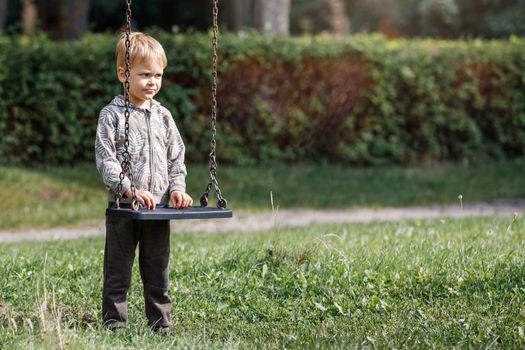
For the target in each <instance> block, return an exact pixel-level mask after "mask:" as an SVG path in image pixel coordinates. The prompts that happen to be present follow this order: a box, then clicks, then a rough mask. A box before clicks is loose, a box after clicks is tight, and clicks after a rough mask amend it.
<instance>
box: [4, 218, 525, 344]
mask: <svg viewBox="0 0 525 350" xmlns="http://www.w3.org/2000/svg"><path fill="white" fill-rule="evenodd" d="M524 229H525V226H524V224H523V220H522V219H521V218H517V219H516V220H514V221H513V219H512V218H508V219H498V218H484V219H465V220H461V221H455V220H429V221H404V222H398V223H387V224H385V223H374V224H345V225H327V226H312V227H309V228H297V229H290V228H279V227H276V228H275V229H273V230H270V231H264V232H258V233H253V234H249V235H241V234H237V233H234V232H232V233H229V234H177V235H173V236H172V240H171V265H170V280H171V286H170V294H171V296H172V298H173V301H174V326H173V333H172V334H171V335H169V336H166V337H163V336H158V335H155V334H153V333H151V332H150V331H149V329H148V328H147V326H146V323H145V316H144V313H143V301H142V292H141V283H140V280H139V277H138V269H137V268H136V267H135V270H134V275H133V282H132V289H131V291H130V295H129V304H130V318H131V320H130V325H129V328H128V329H126V330H124V331H118V332H115V333H112V332H110V331H107V330H104V329H103V328H102V327H101V325H100V320H99V309H100V297H101V278H102V277H101V274H102V271H101V268H102V257H103V244H104V242H103V239H101V238H96V239H85V240H77V241H68V242H45V243H17V244H7V245H0V291H1V293H0V348H9V349H11V348H15V349H17V348H19V349H27V348H41V347H45V348H68V349H78V348H88V349H89V348H90V349H100V348H119V349H120V348H136V349H158V348H170V347H197V348H220V349H222V348H264V349H266V348H352V347H354V348H356V347H365V348H445V349H450V348H453V347H458V348H506V349H509V348H524V347H525V330H524V329H525V306H524V305H525V250H524V248H525V242H524Z"/></svg>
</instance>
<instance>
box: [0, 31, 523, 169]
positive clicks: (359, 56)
mask: <svg viewBox="0 0 525 350" xmlns="http://www.w3.org/2000/svg"><path fill="white" fill-rule="evenodd" d="M154 35H155V36H156V37H157V38H158V39H159V41H161V43H162V44H163V45H164V47H165V49H166V52H167V55H168V60H169V62H170V64H169V66H168V68H167V69H166V72H165V80H164V85H163V89H162V91H161V92H160V93H159V95H158V99H159V100H160V101H161V102H162V103H163V104H164V105H165V106H166V107H168V108H169V109H170V110H171V111H172V113H173V116H174V119H175V120H176V122H177V124H178V126H179V129H180V130H181V132H182V134H183V137H184V139H185V141H186V144H187V156H188V159H189V161H192V162H204V161H206V159H207V156H208V153H209V143H210V136H211V131H210V121H209V113H210V59H211V58H210V57H211V53H210V43H209V37H208V36H207V35H203V34H191V33H190V34H178V33H176V34H168V33H164V32H157V33H154ZM115 43H116V38H115V37H112V36H109V35H88V36H86V37H85V38H84V39H83V40H81V41H78V42H74V43H53V42H51V41H49V40H48V39H46V38H45V37H41V36H40V37H36V38H33V39H31V40H28V39H27V38H24V37H19V38H6V37H0V107H1V109H0V132H1V135H2V138H1V139H0V159H1V161H0V162H2V163H4V164H16V163H29V162H36V163H46V164H69V163H74V162H81V161H90V160H92V159H93V156H94V150H93V143H94V134H95V128H96V123H97V118H98V112H99V111H100V109H101V108H102V107H103V106H104V105H105V104H106V103H108V102H109V101H110V100H111V99H112V97H113V96H114V95H115V94H118V93H119V92H120V90H121V87H120V86H119V83H118V81H117V79H116V76H115V59H114V46H115ZM219 45H220V47H219V50H220V61H219V63H220V64H219V75H220V81H219V90H218V101H219V125H218V127H219V129H218V137H219V143H218V154H219V158H220V160H221V161H225V162H230V163H238V164H239V163H240V164H250V163H254V162H260V161H263V162H267V161H274V160H280V161H293V162H296V161H319V160H321V161H330V162H341V163H343V162H344V163H353V164H383V163H401V164H409V163H416V162H422V161H423V162H425V161H441V160H452V161H461V160H480V159H487V158H513V157H521V156H523V155H524V154H525V152H524V151H525V59H524V57H525V41H524V40H523V39H519V38H511V39H509V40H500V41H480V40H476V41H436V40H388V39H386V38H384V37H382V36H375V35H373V36H360V35H359V36H353V37H350V38H348V39H347V40H337V39H332V38H329V37H323V36H317V37H301V38H279V37H268V36H260V35H257V34H251V33H248V34H247V33H242V34H238V35H234V34H224V35H222V36H221V37H220V42H219Z"/></svg>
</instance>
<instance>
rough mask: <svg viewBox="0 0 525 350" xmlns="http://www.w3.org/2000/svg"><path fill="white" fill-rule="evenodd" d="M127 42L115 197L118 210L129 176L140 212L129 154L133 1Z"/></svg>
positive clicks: (128, 14) (135, 206) (134, 206)
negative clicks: (120, 156) (118, 171)
mask: <svg viewBox="0 0 525 350" xmlns="http://www.w3.org/2000/svg"><path fill="white" fill-rule="evenodd" d="M126 5H127V9H126V29H125V31H126V40H125V46H126V56H125V66H126V67H125V72H124V76H125V78H126V80H125V81H124V90H125V92H124V99H125V109H124V118H125V124H124V152H123V153H122V157H123V160H122V164H121V167H122V170H121V172H120V175H119V184H118V185H117V193H116V195H115V202H116V204H117V208H120V200H121V199H122V195H123V194H122V187H123V184H122V183H123V181H124V178H125V176H126V174H128V177H129V180H130V183H131V186H130V189H131V193H132V201H131V208H132V209H133V210H138V208H139V206H138V199H137V191H136V189H135V182H134V181H133V172H132V169H131V168H132V166H131V155H130V153H129V117H130V107H129V77H130V75H131V72H130V49H131V41H130V36H131V0H126Z"/></svg>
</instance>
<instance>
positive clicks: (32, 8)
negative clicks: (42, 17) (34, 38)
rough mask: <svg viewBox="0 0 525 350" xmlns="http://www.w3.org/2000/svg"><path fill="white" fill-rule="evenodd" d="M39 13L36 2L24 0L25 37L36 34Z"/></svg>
mask: <svg viewBox="0 0 525 350" xmlns="http://www.w3.org/2000/svg"><path fill="white" fill-rule="evenodd" d="M37 12H38V11H37V7H36V4H35V2H34V0H22V33H24V34H25V35H33V34H34V33H35V28H36V21H37Z"/></svg>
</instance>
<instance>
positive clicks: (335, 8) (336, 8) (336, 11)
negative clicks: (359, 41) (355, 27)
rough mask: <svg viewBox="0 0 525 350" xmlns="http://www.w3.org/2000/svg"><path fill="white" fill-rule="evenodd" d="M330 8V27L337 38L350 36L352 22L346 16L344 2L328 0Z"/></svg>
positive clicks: (342, 0)
mask: <svg viewBox="0 0 525 350" xmlns="http://www.w3.org/2000/svg"><path fill="white" fill-rule="evenodd" d="M326 2H327V4H328V7H329V8H330V27H331V28H332V33H333V34H334V35H337V36H346V35H348V34H350V20H349V18H348V17H347V16H346V10H345V2H344V0H326Z"/></svg>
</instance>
